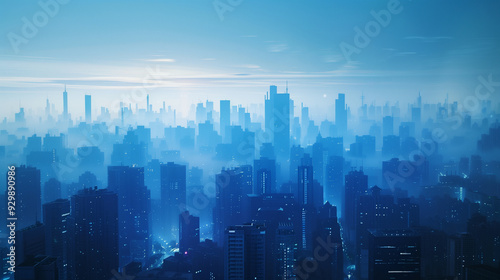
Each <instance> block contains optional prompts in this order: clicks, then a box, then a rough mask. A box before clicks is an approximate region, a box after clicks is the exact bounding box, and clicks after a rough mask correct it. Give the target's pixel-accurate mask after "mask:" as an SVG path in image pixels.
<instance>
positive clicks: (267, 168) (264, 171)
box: [253, 157, 277, 194]
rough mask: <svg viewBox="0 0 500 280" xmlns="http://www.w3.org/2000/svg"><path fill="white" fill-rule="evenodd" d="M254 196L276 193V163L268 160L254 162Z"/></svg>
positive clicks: (261, 159) (262, 159)
mask: <svg viewBox="0 0 500 280" xmlns="http://www.w3.org/2000/svg"><path fill="white" fill-rule="evenodd" d="M253 167H254V177H253V178H254V179H253V181H254V191H253V193H254V194H263V193H275V192H276V184H277V181H276V162H275V161H274V160H272V159H268V158H262V157H261V158H260V159H257V160H254V165H253Z"/></svg>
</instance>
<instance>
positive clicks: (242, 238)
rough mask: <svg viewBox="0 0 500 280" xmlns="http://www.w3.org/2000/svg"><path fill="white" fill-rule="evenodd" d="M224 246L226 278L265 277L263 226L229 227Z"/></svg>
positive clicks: (237, 279)
mask: <svg viewBox="0 0 500 280" xmlns="http://www.w3.org/2000/svg"><path fill="white" fill-rule="evenodd" d="M224 248H225V251H224V274H225V275H224V279H227V280H264V279H265V272H266V229H265V228H264V227H263V226H260V225H254V224H248V225H241V226H230V227H228V228H227V229H226V231H225V238H224ZM270 261H272V260H270Z"/></svg>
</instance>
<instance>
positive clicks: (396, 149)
mask: <svg viewBox="0 0 500 280" xmlns="http://www.w3.org/2000/svg"><path fill="white" fill-rule="evenodd" d="M382 141H383V142H382V155H384V156H390V157H397V156H398V155H399V154H400V152H401V141H400V139H399V136H396V135H387V136H384V137H383V140H382Z"/></svg>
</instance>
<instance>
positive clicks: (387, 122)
mask: <svg viewBox="0 0 500 280" xmlns="http://www.w3.org/2000/svg"><path fill="white" fill-rule="evenodd" d="M382 135H383V136H388V135H394V118H393V117H391V116H385V117H384V118H383V119H382Z"/></svg>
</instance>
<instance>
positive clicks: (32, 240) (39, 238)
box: [11, 222, 45, 263]
mask: <svg viewBox="0 0 500 280" xmlns="http://www.w3.org/2000/svg"><path fill="white" fill-rule="evenodd" d="M15 241H16V243H15V249H16V263H22V262H24V261H25V260H28V259H30V258H33V257H35V256H37V255H43V254H45V226H44V225H43V224H41V223H40V222H37V223H36V224H34V225H31V226H29V227H25V228H23V229H20V230H17V231H16V239H15ZM11 245H14V244H11Z"/></svg>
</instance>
